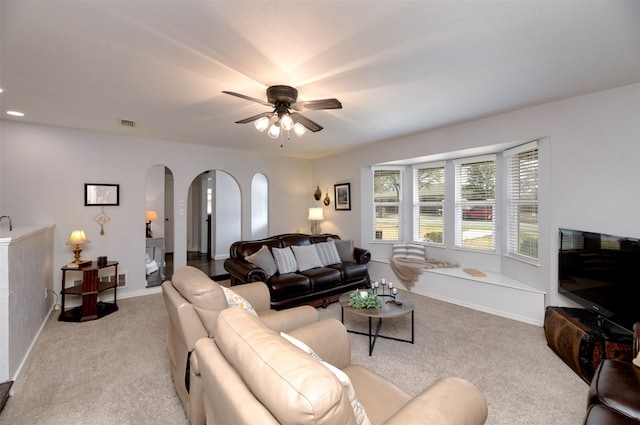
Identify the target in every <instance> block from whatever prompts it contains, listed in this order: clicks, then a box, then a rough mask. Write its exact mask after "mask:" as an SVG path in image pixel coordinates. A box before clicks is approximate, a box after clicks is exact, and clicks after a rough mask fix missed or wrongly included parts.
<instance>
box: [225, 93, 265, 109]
mask: <svg viewBox="0 0 640 425" xmlns="http://www.w3.org/2000/svg"><path fill="white" fill-rule="evenodd" d="M222 93H224V94H229V95H231V96H235V97H239V98H240V99H245V100H250V101H252V102H258V103H260V104H262V105H264V106H273V104H271V103H269V102H265V101H264V100H260V99H256V98H255V97H250V96H246V95H244V94H240V93H235V92H232V91H224V90H223V91H222Z"/></svg>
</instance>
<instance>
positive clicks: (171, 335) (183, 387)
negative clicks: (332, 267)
mask: <svg viewBox="0 0 640 425" xmlns="http://www.w3.org/2000/svg"><path fill="white" fill-rule="evenodd" d="M233 291H234V292H236V293H237V294H238V295H240V296H241V297H243V298H244V299H245V300H246V301H247V302H248V303H249V304H250V305H251V307H252V308H253V309H254V310H255V312H256V313H257V315H258V316H259V317H260V320H261V321H263V322H264V324H265V326H267V327H269V328H272V329H275V330H276V331H290V330H292V329H295V328H297V327H300V326H304V325H307V324H309V323H313V322H316V321H317V320H318V312H317V311H316V309H315V308H313V307H310V306H301V307H295V308H291V309H287V310H281V311H275V310H271V307H270V305H271V301H270V298H269V289H268V288H267V286H266V285H265V284H264V283H262V282H255V283H251V284H246V285H240V286H237V287H234V288H233ZM162 294H163V297H164V302H165V306H166V308H167V312H168V315H169V326H168V331H167V351H168V353H169V360H170V363H171V374H172V377H173V382H174V385H175V388H176V392H177V393H178V396H179V397H180V400H181V401H182V404H183V406H184V409H185V412H186V413H187V416H188V417H189V421H190V423H191V425H202V424H204V423H205V417H204V404H203V400H202V384H201V382H200V376H199V375H198V374H194V373H193V372H192V371H191V369H192V368H191V366H190V357H191V353H192V352H193V350H194V348H195V344H196V342H197V341H198V340H199V339H202V338H204V339H208V338H209V337H213V331H214V327H215V323H216V319H217V316H218V313H219V312H220V311H221V310H223V309H226V308H228V307H229V304H228V301H227V297H226V296H225V294H224V291H223V288H222V287H221V286H220V285H218V283H216V282H214V281H213V280H211V279H210V278H209V277H208V276H207V275H206V274H205V273H203V272H202V271H201V270H198V269H196V268H194V267H190V266H186V267H181V268H179V269H177V270H176V271H175V272H174V273H173V276H172V278H171V281H165V282H164V283H163V284H162Z"/></svg>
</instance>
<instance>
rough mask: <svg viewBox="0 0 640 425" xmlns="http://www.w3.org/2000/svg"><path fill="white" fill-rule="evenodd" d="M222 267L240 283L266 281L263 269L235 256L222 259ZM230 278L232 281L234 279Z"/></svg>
mask: <svg viewBox="0 0 640 425" xmlns="http://www.w3.org/2000/svg"><path fill="white" fill-rule="evenodd" d="M224 269H225V270H226V271H228V272H229V274H230V275H231V277H232V278H235V280H237V281H238V282H241V283H249V282H266V281H267V274H266V273H265V271H264V270H263V269H261V268H260V267H258V266H256V265H255V264H251V263H249V262H247V261H243V260H239V259H237V258H227V259H226V260H224ZM231 280H232V282H233V280H234V279H231Z"/></svg>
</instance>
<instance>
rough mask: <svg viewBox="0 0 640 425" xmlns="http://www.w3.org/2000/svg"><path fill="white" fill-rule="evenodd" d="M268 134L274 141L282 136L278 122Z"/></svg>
mask: <svg viewBox="0 0 640 425" xmlns="http://www.w3.org/2000/svg"><path fill="white" fill-rule="evenodd" d="M267 134H268V135H269V137H271V138H272V139H277V138H278V137H279V136H280V125H279V123H277V122H275V123H273V125H272V126H271V127H270V128H269V131H268V132H267Z"/></svg>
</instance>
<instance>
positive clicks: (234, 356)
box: [215, 308, 355, 425]
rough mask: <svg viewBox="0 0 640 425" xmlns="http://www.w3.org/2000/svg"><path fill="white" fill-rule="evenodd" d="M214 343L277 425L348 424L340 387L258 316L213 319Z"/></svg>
mask: <svg viewBox="0 0 640 425" xmlns="http://www.w3.org/2000/svg"><path fill="white" fill-rule="evenodd" d="M215 341H216V345H217V346H218V348H219V349H220V351H221V352H222V354H223V355H224V357H225V358H226V359H227V361H228V362H229V363H230V364H231V365H232V366H233V367H234V368H235V370H236V371H237V372H238V374H239V375H240V376H241V377H242V379H243V381H244V382H245V383H246V384H247V386H248V387H249V388H250V390H251V392H252V393H253V394H254V395H255V397H256V398H257V399H258V400H260V402H261V403H262V404H263V405H264V406H265V407H266V408H267V409H269V411H271V413H272V414H273V415H274V416H275V417H276V419H277V420H278V422H280V423H283V424H285V423H289V424H300V425H305V424H314V425H322V424H331V425H333V424H337V425H343V424H345V425H346V424H353V423H355V416H354V414H353V410H352V409H351V405H350V402H349V399H348V396H347V394H346V392H345V391H344V389H343V387H342V385H341V383H340V382H339V381H338V380H337V379H336V377H335V376H334V375H333V374H332V373H331V372H330V371H329V370H328V369H327V368H326V367H324V366H323V365H322V364H321V363H320V362H318V361H317V360H315V359H313V358H311V357H310V356H309V355H307V354H306V353H304V352H302V351H301V350H299V349H298V348H296V347H295V346H293V345H292V344H290V343H289V342H288V341H286V340H285V339H284V338H282V337H281V336H280V335H279V334H278V333H277V332H276V331H274V330H272V329H270V328H269V327H268V326H266V325H265V324H264V322H262V321H261V320H260V319H259V318H257V317H255V316H253V315H251V314H250V313H248V312H247V311H245V310H242V309H238V308H231V309H226V310H223V311H222V312H221V313H220V315H219V316H218V320H217V322H216V331H215Z"/></svg>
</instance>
